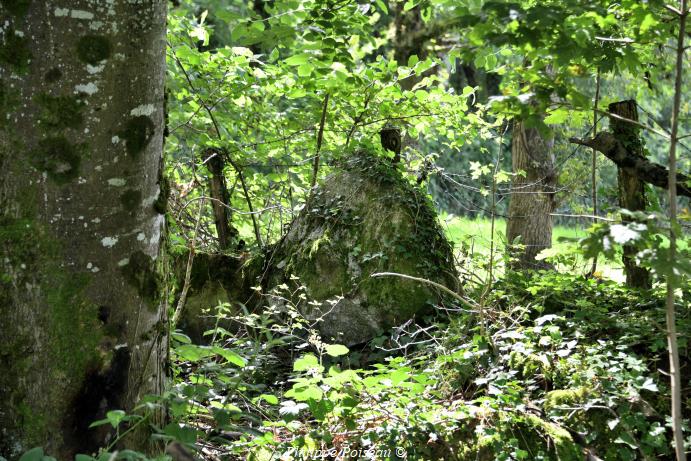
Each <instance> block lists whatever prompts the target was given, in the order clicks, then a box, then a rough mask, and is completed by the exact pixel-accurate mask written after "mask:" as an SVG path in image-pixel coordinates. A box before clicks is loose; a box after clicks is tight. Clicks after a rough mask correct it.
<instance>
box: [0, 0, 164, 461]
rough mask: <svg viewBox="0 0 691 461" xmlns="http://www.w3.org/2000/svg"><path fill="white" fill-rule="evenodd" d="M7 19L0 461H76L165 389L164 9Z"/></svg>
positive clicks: (38, 12)
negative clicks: (98, 423) (119, 412)
mask: <svg viewBox="0 0 691 461" xmlns="http://www.w3.org/2000/svg"><path fill="white" fill-rule="evenodd" d="M0 17H2V18H3V22H4V26H3V28H2V29H0V253H1V254H2V257H1V258H0V268H1V270H0V274H1V275H0V306H2V309H3V313H2V316H0V337H2V338H3V341H2V344H0V402H2V404H0V455H1V456H4V457H6V458H8V459H10V460H12V459H16V458H17V457H18V455H19V454H20V453H21V452H23V451H25V450H27V449H30V448H32V447H34V446H39V445H40V446H43V447H44V449H46V451H47V452H49V453H50V454H51V455H52V456H54V457H56V458H57V459H73V457H74V455H75V453H78V452H81V453H88V452H91V451H93V450H95V449H97V448H98V447H99V446H103V445H104V444H105V443H106V442H107V438H108V437H110V434H108V433H107V432H108V431H107V429H99V430H90V429H89V428H88V426H89V424H90V423H91V422H93V421H94V420H96V419H99V418H102V417H103V416H104V414H105V412H107V411H109V410H113V409H123V410H126V411H130V410H132V409H133V407H134V405H135V403H136V402H138V401H139V399H140V397H142V395H144V394H150V393H157V392H159V391H161V390H162V388H163V384H164V379H165V373H164V370H165V362H166V359H167V352H166V351H167V337H166V335H167V333H166V331H167V323H166V322H167V319H166V306H165V305H164V303H163V302H162V301H161V299H162V293H163V291H164V290H163V289H162V288H161V285H160V281H161V279H160V277H159V275H158V274H159V273H160V272H159V271H160V269H161V264H162V263H161V260H162V254H160V250H161V236H162V233H163V227H164V215H163V214H162V213H163V211H164V207H165V194H164V193H162V190H163V189H164V187H163V186H164V184H163V179H162V146H163V132H164V115H163V113H164V108H163V106H164V102H163V100H164V97H163V85H164V76H165V34H166V27H165V24H166V1H165V0H150V1H147V2H131V1H125V0H114V1H109V2H93V1H90V0H72V1H69V2H65V1H57V0H43V1H19V2H18V1H15V2H0ZM144 426H145V425H142V427H144ZM103 427H105V426H103ZM134 433H135V434H137V435H135V436H134V437H133V438H132V439H131V440H130V441H129V446H130V447H133V448H142V447H143V445H142V443H141V442H142V440H148V437H145V436H144V435H143V434H141V433H137V431H134Z"/></svg>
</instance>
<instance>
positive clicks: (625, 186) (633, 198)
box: [608, 100, 651, 289]
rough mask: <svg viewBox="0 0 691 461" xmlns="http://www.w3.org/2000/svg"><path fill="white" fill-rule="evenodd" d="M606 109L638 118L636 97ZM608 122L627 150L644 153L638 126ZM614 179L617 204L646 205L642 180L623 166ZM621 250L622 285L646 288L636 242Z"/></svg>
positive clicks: (641, 207) (634, 207)
mask: <svg viewBox="0 0 691 461" xmlns="http://www.w3.org/2000/svg"><path fill="white" fill-rule="evenodd" d="M608 109H609V112H610V113H612V114H615V115H619V116H620V117H623V118H626V119H628V120H633V121H636V122H637V121H638V108H637V106H636V101H633V100H630V101H620V102H613V103H611V104H610V105H609V107H608ZM609 124H610V129H611V130H612V134H613V135H614V137H615V138H616V139H617V140H618V141H619V142H620V143H621V145H622V146H624V148H625V149H626V151H627V152H631V153H632V154H633V155H634V156H635V157H644V155H643V142H642V141H641V138H640V136H639V133H638V132H639V128H638V126H636V125H634V124H632V123H629V122H626V121H624V120H621V119H620V118H615V117H610V120H609ZM617 179H618V189H619V206H620V207H621V208H625V209H627V210H629V211H644V210H645V206H646V199H645V183H644V182H643V181H641V180H640V179H639V178H638V176H637V175H635V174H633V173H632V172H631V171H629V170H628V169H626V168H619V169H618V172H617ZM623 221H628V219H627V218H623ZM623 253H624V254H623V256H622V263H623V264H624V273H625V274H626V285H627V286H629V287H633V288H645V289H648V288H650V287H651V279H650V271H648V270H647V269H645V268H643V267H640V266H639V265H638V264H636V253H638V249H637V248H636V246H635V245H624V248H623Z"/></svg>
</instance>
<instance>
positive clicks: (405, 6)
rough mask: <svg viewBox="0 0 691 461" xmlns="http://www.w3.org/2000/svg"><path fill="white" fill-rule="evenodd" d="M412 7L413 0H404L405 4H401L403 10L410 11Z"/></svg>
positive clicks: (413, 6) (413, 4)
mask: <svg viewBox="0 0 691 461" xmlns="http://www.w3.org/2000/svg"><path fill="white" fill-rule="evenodd" d="M413 8H415V2H414V1H413V0H408V1H407V2H405V5H403V11H410V10H412V9H413Z"/></svg>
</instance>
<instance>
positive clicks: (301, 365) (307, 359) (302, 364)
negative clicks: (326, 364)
mask: <svg viewBox="0 0 691 461" xmlns="http://www.w3.org/2000/svg"><path fill="white" fill-rule="evenodd" d="M318 366H319V359H317V357H316V356H314V355H313V354H305V355H303V356H302V357H300V358H299V359H297V360H296V361H295V363H293V371H306V370H309V369H311V368H316V367H318Z"/></svg>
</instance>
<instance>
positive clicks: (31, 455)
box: [19, 447, 43, 461]
mask: <svg viewBox="0 0 691 461" xmlns="http://www.w3.org/2000/svg"><path fill="white" fill-rule="evenodd" d="M42 459H43V448H41V447H36V448H32V449H31V450H29V451H27V452H26V453H24V454H23V455H22V456H21V458H19V461H41V460H42Z"/></svg>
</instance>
